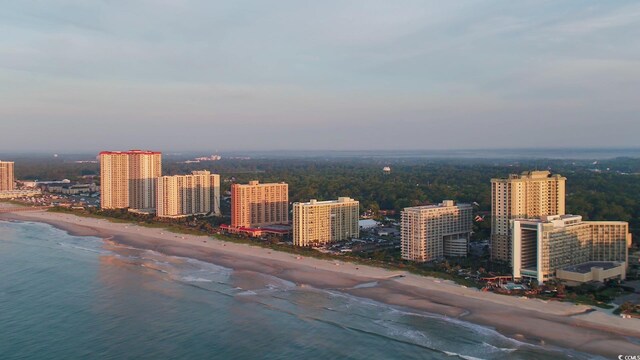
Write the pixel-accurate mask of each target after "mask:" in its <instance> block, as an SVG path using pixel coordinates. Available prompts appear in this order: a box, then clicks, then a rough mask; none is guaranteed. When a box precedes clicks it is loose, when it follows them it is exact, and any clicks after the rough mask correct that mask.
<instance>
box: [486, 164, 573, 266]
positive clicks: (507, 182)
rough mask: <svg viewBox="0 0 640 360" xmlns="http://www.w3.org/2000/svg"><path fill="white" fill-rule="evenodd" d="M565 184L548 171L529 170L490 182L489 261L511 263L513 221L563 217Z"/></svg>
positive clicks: (562, 179) (563, 180)
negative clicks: (555, 216)
mask: <svg viewBox="0 0 640 360" xmlns="http://www.w3.org/2000/svg"><path fill="white" fill-rule="evenodd" d="M565 182H566V178H565V177H562V176H560V175H551V173H550V172H549V171H529V172H523V173H522V174H521V175H515V174H512V175H509V177H508V178H506V179H491V258H492V259H493V260H498V261H504V262H511V258H512V256H511V225H510V223H509V222H510V221H511V220H513V219H531V218H538V217H541V216H547V215H564V213H565V207H564V206H565Z"/></svg>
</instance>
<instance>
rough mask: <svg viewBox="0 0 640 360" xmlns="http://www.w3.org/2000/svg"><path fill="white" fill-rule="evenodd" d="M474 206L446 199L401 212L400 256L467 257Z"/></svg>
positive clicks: (418, 257)
mask: <svg viewBox="0 0 640 360" xmlns="http://www.w3.org/2000/svg"><path fill="white" fill-rule="evenodd" d="M472 216H473V208H472V206H471V205H470V204H455V202H454V201H453V200H445V201H443V202H442V203H440V204H438V205H428V206H416V207H409V208H405V209H404V210H403V211H402V225H401V231H400V234H401V239H402V248H401V249H402V258H403V259H405V260H411V261H421V262H422V261H430V260H434V259H438V258H442V257H443V256H467V249H468V245H469V238H470V237H471V231H472Z"/></svg>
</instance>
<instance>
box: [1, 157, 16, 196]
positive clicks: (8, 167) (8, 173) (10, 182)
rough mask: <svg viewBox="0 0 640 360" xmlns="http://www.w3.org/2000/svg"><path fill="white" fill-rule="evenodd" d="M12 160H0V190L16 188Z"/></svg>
mask: <svg viewBox="0 0 640 360" xmlns="http://www.w3.org/2000/svg"><path fill="white" fill-rule="evenodd" d="M13 167H14V163H13V162H12V161H0V191H11V190H15V188H16V185H15V183H16V179H15V175H14V170H13Z"/></svg>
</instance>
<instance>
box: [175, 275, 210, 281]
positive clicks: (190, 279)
mask: <svg viewBox="0 0 640 360" xmlns="http://www.w3.org/2000/svg"><path fill="white" fill-rule="evenodd" d="M182 280H183V281H188V282H213V280H210V279H205V278H199V277H194V276H183V277H182Z"/></svg>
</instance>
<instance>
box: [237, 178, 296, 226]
mask: <svg viewBox="0 0 640 360" xmlns="http://www.w3.org/2000/svg"><path fill="white" fill-rule="evenodd" d="M287 223H289V185H287V184H285V183H269V184H260V183H259V182H258V181H251V182H249V184H233V185H231V226H232V227H234V228H239V227H246V228H258V227H262V226H268V225H277V224H287Z"/></svg>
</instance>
